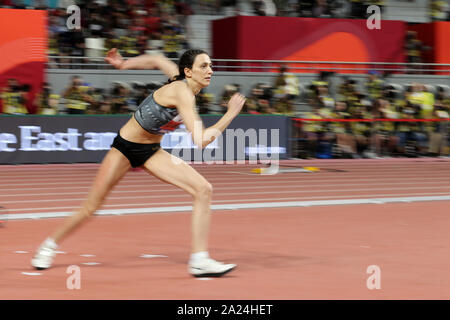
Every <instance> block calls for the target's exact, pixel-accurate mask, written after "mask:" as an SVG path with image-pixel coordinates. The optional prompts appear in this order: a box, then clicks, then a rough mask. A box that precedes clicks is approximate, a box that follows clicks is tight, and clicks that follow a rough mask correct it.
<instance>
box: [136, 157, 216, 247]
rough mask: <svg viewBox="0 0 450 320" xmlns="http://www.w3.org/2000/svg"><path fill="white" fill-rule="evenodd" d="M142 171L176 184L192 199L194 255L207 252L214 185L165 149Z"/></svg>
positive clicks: (145, 165) (150, 160)
mask: <svg viewBox="0 0 450 320" xmlns="http://www.w3.org/2000/svg"><path fill="white" fill-rule="evenodd" d="M143 168H144V169H145V170H146V171H147V172H149V173H151V174H153V175H154V176H155V177H157V178H159V179H161V180H163V181H164V182H168V183H170V184H173V185H175V186H177V187H179V188H181V189H183V190H185V191H187V192H188V193H190V194H191V195H192V196H193V198H194V209H193V215H192V224H191V231H192V253H195V252H200V251H207V248H208V232H209V225H210V219H211V215H210V204H211V197H212V186H211V184H210V183H209V182H208V181H207V180H206V179H205V178H204V177H203V176H202V175H201V174H200V173H198V172H197V171H196V170H195V169H194V168H192V167H191V166H190V165H189V164H187V163H186V162H184V161H183V160H181V159H179V158H177V157H175V156H173V155H171V154H170V153H168V152H167V151H164V150H162V149H160V150H159V151H158V152H156V153H155V154H154V155H153V156H152V157H151V158H150V159H149V160H147V162H146V163H145V164H144V166H143Z"/></svg>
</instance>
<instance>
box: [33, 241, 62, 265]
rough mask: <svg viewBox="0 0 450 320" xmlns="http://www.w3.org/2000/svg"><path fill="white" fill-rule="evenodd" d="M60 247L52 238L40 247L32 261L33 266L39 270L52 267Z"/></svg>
mask: <svg viewBox="0 0 450 320" xmlns="http://www.w3.org/2000/svg"><path fill="white" fill-rule="evenodd" d="M57 248H58V245H57V244H56V243H55V242H54V241H53V240H52V239H50V238H47V239H45V241H44V242H43V243H42V244H41V245H40V246H39V248H38V249H37V251H36V254H35V256H34V257H33V259H31V265H32V266H33V267H34V268H36V269H37V270H44V269H48V268H50V267H51V265H52V262H53V258H54V256H55V254H56V249H57Z"/></svg>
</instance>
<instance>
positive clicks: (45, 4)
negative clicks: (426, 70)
mask: <svg viewBox="0 0 450 320" xmlns="http://www.w3.org/2000/svg"><path fill="white" fill-rule="evenodd" d="M403 1H405V2H406V3H411V4H413V3H414V1H415V0H403ZM428 2H429V16H430V20H431V21H434V20H449V19H450V6H449V4H448V0H430V1H428ZM72 4H76V5H78V6H79V8H80V10H81V12H80V16H81V26H80V29H75V30H68V28H67V26H66V22H67V17H68V13H67V11H66V9H67V8H68V7H69V6H70V5H72ZM370 5H377V6H379V7H380V8H381V12H383V8H384V7H385V0H349V1H344V0H197V1H187V0H158V1H157V0H96V1H87V0H77V1H75V0H0V7H4V8H35V9H45V10H48V13H49V28H48V29H49V42H50V43H49V55H51V56H60V57H67V56H72V57H85V56H89V57H95V56H102V55H103V54H104V52H105V50H108V49H111V48H118V49H120V50H121V52H122V54H123V55H124V56H135V55H138V54H143V53H164V54H166V55H167V56H168V57H171V58H177V57H178V53H179V52H180V51H182V50H183V49H187V48H188V47H189V36H190V34H191V31H190V30H189V24H188V23H187V21H188V18H189V16H190V15H193V14H203V13H206V14H214V15H216V14H219V15H238V14H242V15H272V16H274V15H277V16H296V17H319V18H327V17H328V18H366V17H367V16H368V14H367V7H368V6H370ZM411 40H412V39H411ZM411 43H414V41H411ZM417 48H420V46H417ZM53 62H58V63H70V62H71V60H70V59H67V58H60V59H56V60H55V59H54V60H53ZM77 62H80V61H77ZM85 62H87V61H85ZM66 67H67V66H66Z"/></svg>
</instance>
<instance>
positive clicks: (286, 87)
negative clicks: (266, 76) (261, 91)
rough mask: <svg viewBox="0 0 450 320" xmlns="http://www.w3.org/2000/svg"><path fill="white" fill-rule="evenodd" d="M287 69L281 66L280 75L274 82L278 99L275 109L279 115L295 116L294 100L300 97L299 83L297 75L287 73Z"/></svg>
mask: <svg viewBox="0 0 450 320" xmlns="http://www.w3.org/2000/svg"><path fill="white" fill-rule="evenodd" d="M287 70H288V69H287V67H286V66H281V67H280V73H279V74H278V76H277V77H276V79H275V82H274V86H273V87H274V90H273V92H274V95H275V98H276V99H277V100H276V102H275V109H276V110H277V113H281V114H286V115H293V113H294V102H293V100H294V99H295V98H297V97H298V96H299V95H300V87H299V81H298V78H297V76H296V75H295V74H292V73H287Z"/></svg>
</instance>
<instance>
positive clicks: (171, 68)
mask: <svg viewBox="0 0 450 320" xmlns="http://www.w3.org/2000/svg"><path fill="white" fill-rule="evenodd" d="M105 61H106V62H108V63H110V64H112V65H113V66H114V67H115V68H117V69H120V70H127V69H159V70H161V71H162V72H164V73H165V74H166V75H167V76H168V77H169V79H172V78H173V77H175V76H176V75H178V67H177V65H176V63H174V62H172V61H170V60H169V59H167V58H166V57H165V56H163V55H148V54H143V55H140V56H137V57H133V58H130V59H127V60H124V59H123V58H122V56H121V54H120V53H119V52H118V51H117V49H116V48H114V49H111V50H109V51H108V53H107V54H106V57H105Z"/></svg>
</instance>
